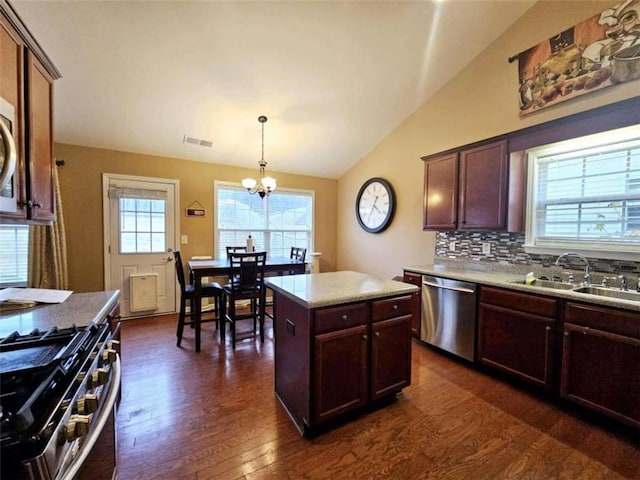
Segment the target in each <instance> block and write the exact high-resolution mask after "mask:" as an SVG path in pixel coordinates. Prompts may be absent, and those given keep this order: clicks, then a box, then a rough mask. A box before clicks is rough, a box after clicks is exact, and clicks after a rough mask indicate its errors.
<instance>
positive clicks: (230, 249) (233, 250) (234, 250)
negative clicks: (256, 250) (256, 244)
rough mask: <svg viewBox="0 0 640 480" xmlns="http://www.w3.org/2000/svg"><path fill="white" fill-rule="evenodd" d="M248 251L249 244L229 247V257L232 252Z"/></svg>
mask: <svg viewBox="0 0 640 480" xmlns="http://www.w3.org/2000/svg"><path fill="white" fill-rule="evenodd" d="M246 251H247V246H246V245H243V246H241V247H227V258H229V255H230V254H232V253H244V252H246Z"/></svg>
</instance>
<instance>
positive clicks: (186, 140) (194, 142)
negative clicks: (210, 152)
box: [182, 135, 213, 148]
mask: <svg viewBox="0 0 640 480" xmlns="http://www.w3.org/2000/svg"><path fill="white" fill-rule="evenodd" d="M182 143H189V144H191V145H200V146H201V147H209V148H211V147H213V142H212V141H211V140H201V139H200V138H194V137H188V136H186V135H185V136H184V137H183V138H182Z"/></svg>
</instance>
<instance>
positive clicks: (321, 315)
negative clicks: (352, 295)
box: [313, 303, 369, 334]
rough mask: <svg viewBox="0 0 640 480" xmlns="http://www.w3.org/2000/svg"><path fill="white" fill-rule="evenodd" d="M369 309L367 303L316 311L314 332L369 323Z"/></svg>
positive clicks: (330, 330)
mask: <svg viewBox="0 0 640 480" xmlns="http://www.w3.org/2000/svg"><path fill="white" fill-rule="evenodd" d="M368 313H369V309H368V308H367V304H366V303H356V304H353V305H346V306H340V307H333V308H326V309H323V310H317V311H316V312H315V325H314V330H313V333H315V334H318V333H325V332H332V331H334V330H342V329H343V328H351V327H355V326H357V325H364V324H365V323H367V317H368V316H369V315H368Z"/></svg>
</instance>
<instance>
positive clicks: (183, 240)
mask: <svg viewBox="0 0 640 480" xmlns="http://www.w3.org/2000/svg"><path fill="white" fill-rule="evenodd" d="M180 243H181V244H182V245H187V244H188V243H189V237H188V236H187V235H182V236H181V237H180Z"/></svg>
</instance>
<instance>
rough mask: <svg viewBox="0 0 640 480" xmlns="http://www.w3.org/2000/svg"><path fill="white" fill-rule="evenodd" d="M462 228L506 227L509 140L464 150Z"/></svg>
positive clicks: (460, 199) (460, 218)
mask: <svg viewBox="0 0 640 480" xmlns="http://www.w3.org/2000/svg"><path fill="white" fill-rule="evenodd" d="M459 162H460V177H459V178H460V185H459V188H458V196H459V203H458V228H460V229H461V230H465V229H468V230H476V229H486V228H490V229H495V230H502V229H504V228H505V227H506V224H505V218H506V213H507V211H506V204H507V186H508V185H507V173H508V172H507V142H497V143H491V144H489V145H483V146H481V147H476V148H471V149H469V150H462V151H461V152H460V159H459Z"/></svg>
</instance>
